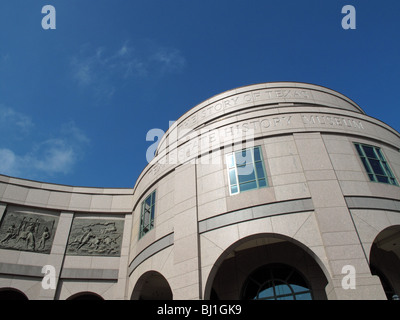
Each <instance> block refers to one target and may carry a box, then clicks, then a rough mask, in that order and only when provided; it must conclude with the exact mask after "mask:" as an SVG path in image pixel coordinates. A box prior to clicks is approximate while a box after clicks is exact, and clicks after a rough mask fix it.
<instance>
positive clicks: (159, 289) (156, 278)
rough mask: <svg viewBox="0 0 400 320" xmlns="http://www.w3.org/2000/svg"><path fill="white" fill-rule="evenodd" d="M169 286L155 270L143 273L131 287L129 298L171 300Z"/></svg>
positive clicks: (171, 295)
mask: <svg viewBox="0 0 400 320" xmlns="http://www.w3.org/2000/svg"><path fill="white" fill-rule="evenodd" d="M172 297H173V294H172V290H171V287H170V285H169V283H168V281H167V279H165V278H164V276H163V275H162V274H161V273H159V272H157V271H148V272H146V273H144V274H143V275H142V276H141V277H140V278H139V279H138V281H137V282H136V285H135V287H134V288H133V291H132V295H131V300H172Z"/></svg>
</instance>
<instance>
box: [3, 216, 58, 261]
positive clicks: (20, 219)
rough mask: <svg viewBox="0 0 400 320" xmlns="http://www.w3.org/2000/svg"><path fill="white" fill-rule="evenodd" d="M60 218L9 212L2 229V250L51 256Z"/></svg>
mask: <svg viewBox="0 0 400 320" xmlns="http://www.w3.org/2000/svg"><path fill="white" fill-rule="evenodd" d="M57 223H58V217H57V216H52V215H41V214H36V213H27V212H19V211H17V210H16V211H13V210H10V211H7V212H6V213H5V215H4V218H3V221H2V223H1V227H0V248H2V249H13V250H20V251H31V252H39V253H46V254H49V253H50V251H51V246H52V243H53V239H54V234H55V231H56V227H57Z"/></svg>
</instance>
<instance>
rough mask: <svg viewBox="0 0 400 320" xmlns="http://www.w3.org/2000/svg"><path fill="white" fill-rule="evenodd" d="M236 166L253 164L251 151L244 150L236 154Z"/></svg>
mask: <svg viewBox="0 0 400 320" xmlns="http://www.w3.org/2000/svg"><path fill="white" fill-rule="evenodd" d="M235 159H236V165H237V166H241V165H245V164H247V163H252V156H251V150H243V151H239V152H236V156H235Z"/></svg>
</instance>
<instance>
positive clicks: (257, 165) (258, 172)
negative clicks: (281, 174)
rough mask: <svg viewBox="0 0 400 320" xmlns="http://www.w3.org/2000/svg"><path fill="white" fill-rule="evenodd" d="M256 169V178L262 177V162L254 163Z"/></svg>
mask: <svg viewBox="0 0 400 320" xmlns="http://www.w3.org/2000/svg"><path fill="white" fill-rule="evenodd" d="M256 170H257V178H258V179H262V178H265V177H264V168H263V164H262V162H257V163H256Z"/></svg>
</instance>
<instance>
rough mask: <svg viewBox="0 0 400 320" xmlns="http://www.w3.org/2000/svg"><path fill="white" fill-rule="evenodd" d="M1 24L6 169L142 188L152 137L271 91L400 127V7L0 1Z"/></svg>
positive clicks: (2, 167)
mask: <svg viewBox="0 0 400 320" xmlns="http://www.w3.org/2000/svg"><path fill="white" fill-rule="evenodd" d="M48 4H50V5H52V6H54V7H55V9H56V29H55V30H44V29H43V28H42V26H41V21H42V18H43V17H44V16H45V15H44V14H42V13H41V10H42V7H43V6H45V5H48ZM348 4H350V5H353V6H354V7H355V9H356V29H355V30H344V29H343V28H342V27H341V21H342V18H343V17H344V14H342V13H341V9H342V7H343V6H344V5H348ZM0 15H1V19H0V173H1V174H5V175H11V176H16V177H22V178H26V179H32V180H39V181H45V182H52V183H58V184H67V185H79V186H93V187H122V188H125V187H133V186H134V183H135V181H136V179H137V177H138V176H139V174H140V172H141V171H142V170H143V169H144V167H145V166H146V164H147V161H146V151H147V148H148V147H149V146H150V145H151V144H152V143H153V142H149V141H146V134H147V132H148V131H149V130H150V129H153V128H160V129H162V130H164V131H165V130H167V128H168V125H169V121H170V120H176V119H178V118H179V117H180V116H181V115H182V114H183V113H185V112H186V111H188V110H189V109H190V108H192V107H194V106H195V105H197V104H199V103H200V102H202V101H204V100H206V99H208V98H209V97H211V96H213V95H215V94H218V93H221V92H223V91H226V90H229V89H233V88H236V87H239V86H243V85H248V84H253V83H260V82H270V81H300V82H308V83H315V84H319V85H322V86H326V87H329V88H331V89H334V90H336V91H339V92H341V93H343V94H345V95H347V96H348V97H349V98H351V99H353V100H354V101H355V102H357V103H358V104H359V105H360V106H361V107H362V108H363V109H364V111H365V112H366V113H367V114H368V115H370V116H373V117H375V118H378V119H380V120H382V121H384V122H386V123H387V124H389V125H390V126H392V127H393V128H395V129H396V130H397V131H400V123H399V117H398V115H399V104H398V101H397V100H398V99H397V96H398V92H399V89H400V81H399V76H400V62H399V58H400V42H399V31H400V19H399V15H400V2H399V1H395V0H383V1H365V0H364V1H361V0H358V1H356V0H352V1H337V0H325V1H321V0H303V1H298V0H280V1H269V0H247V1H244V0H229V1H228V0H201V1H199V0H141V1H128V0H125V1H123V0H96V1H94V0H68V1H65V0H46V1H39V0H1V2H0Z"/></svg>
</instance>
